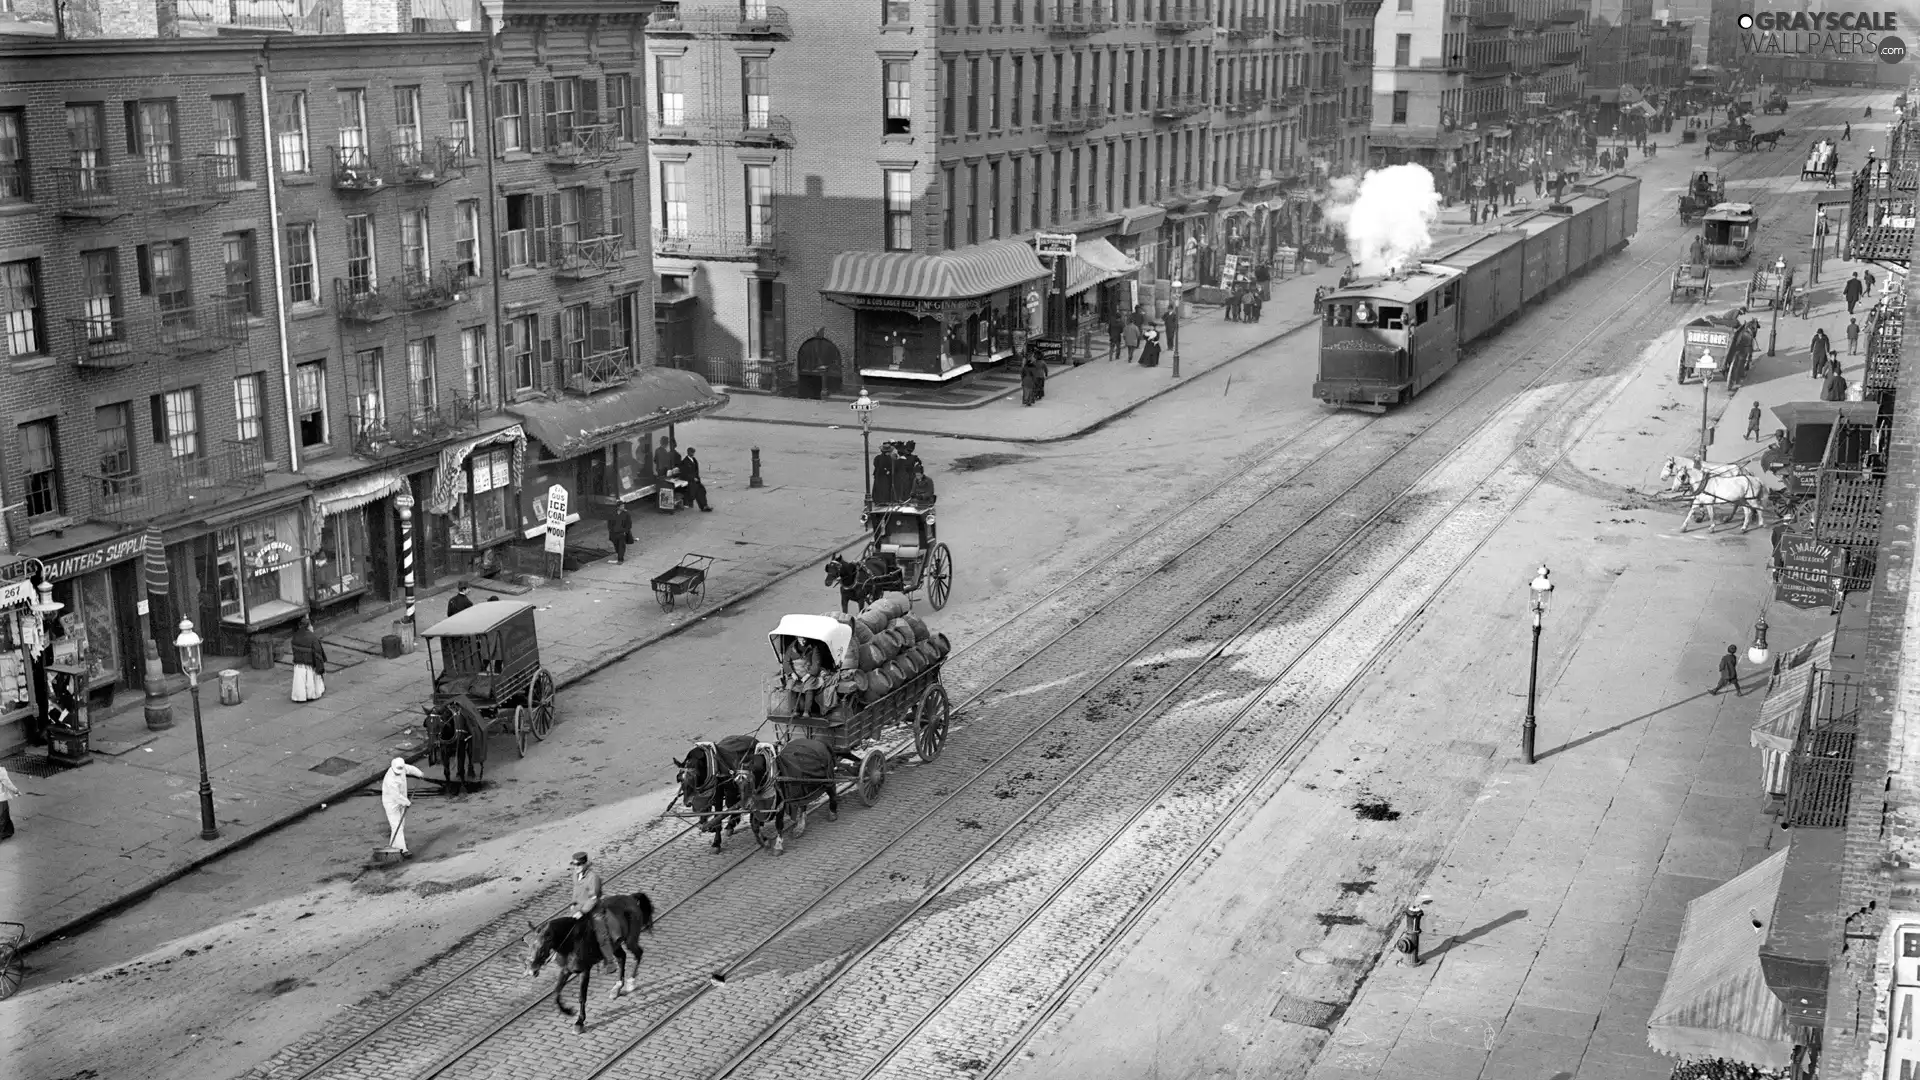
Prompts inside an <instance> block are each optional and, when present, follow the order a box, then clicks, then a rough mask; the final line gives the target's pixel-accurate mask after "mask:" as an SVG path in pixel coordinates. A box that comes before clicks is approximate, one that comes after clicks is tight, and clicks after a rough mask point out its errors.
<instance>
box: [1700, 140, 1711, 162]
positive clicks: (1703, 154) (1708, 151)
mask: <svg viewBox="0 0 1920 1080" xmlns="http://www.w3.org/2000/svg"><path fill="white" fill-rule="evenodd" d="M1700 156H1701V157H1703V158H1707V159H1712V157H1713V144H1712V143H1708V144H1707V147H1706V149H1704V150H1702V151H1700Z"/></svg>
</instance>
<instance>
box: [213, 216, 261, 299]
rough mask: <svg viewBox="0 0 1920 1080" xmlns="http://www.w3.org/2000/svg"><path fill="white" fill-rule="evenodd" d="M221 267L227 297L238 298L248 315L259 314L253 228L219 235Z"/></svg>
mask: <svg viewBox="0 0 1920 1080" xmlns="http://www.w3.org/2000/svg"><path fill="white" fill-rule="evenodd" d="M220 254H221V263H222V269H223V270H224V271H225V273H226V281H227V297H228V298H229V299H232V300H238V301H239V302H240V306H241V307H242V308H244V309H245V310H246V313H247V314H248V315H258V314H260V288H259V285H258V274H257V273H256V270H255V266H256V261H255V260H256V256H255V252H254V243H253V230H251V229H247V230H244V231H241V232H230V233H226V234H224V235H222V236H221V237H220Z"/></svg>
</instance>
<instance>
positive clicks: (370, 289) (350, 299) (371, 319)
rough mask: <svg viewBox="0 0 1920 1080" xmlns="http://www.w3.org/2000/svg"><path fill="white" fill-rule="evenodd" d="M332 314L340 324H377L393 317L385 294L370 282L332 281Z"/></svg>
mask: <svg viewBox="0 0 1920 1080" xmlns="http://www.w3.org/2000/svg"><path fill="white" fill-rule="evenodd" d="M333 313H334V315H335V316H336V317H337V318H339V319H340V320H341V321H342V322H350V323H377V322H385V321H386V320H388V319H390V318H392V317H393V306H392V304H390V303H389V302H388V297H387V294H386V293H384V292H382V291H381V289H380V287H379V286H378V285H375V284H374V283H372V282H371V281H365V282H354V281H348V280H347V279H346V278H334V279H333Z"/></svg>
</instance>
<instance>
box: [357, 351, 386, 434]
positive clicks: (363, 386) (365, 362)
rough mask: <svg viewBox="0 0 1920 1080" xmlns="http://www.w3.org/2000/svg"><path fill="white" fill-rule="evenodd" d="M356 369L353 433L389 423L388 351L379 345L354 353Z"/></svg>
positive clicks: (363, 431) (359, 432)
mask: <svg viewBox="0 0 1920 1080" xmlns="http://www.w3.org/2000/svg"><path fill="white" fill-rule="evenodd" d="M353 370H354V375H355V376H356V383H357V386H358V389H357V390H356V391H355V394H354V405H355V408H356V409H358V415H357V416H356V417H355V421H354V425H355V426H354V433H355V434H357V435H364V434H366V433H368V432H369V431H372V430H373V429H375V428H377V427H379V426H380V425H382V424H385V423H386V422H387V351H386V350H385V349H382V348H377V347H376V348H372V349H361V350H359V351H357V352H355V353H354V354H353Z"/></svg>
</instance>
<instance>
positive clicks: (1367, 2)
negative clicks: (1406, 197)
mask: <svg viewBox="0 0 1920 1080" xmlns="http://www.w3.org/2000/svg"><path fill="white" fill-rule="evenodd" d="M1382 2H1383V0H1344V2H1343V3H1342V4H1341V5H1340V17H1341V26H1340V62H1341V64H1343V65H1344V66H1345V77H1344V78H1343V79H1342V86H1341V89H1340V115H1341V118H1342V119H1343V120H1344V122H1345V124H1346V146H1345V147H1344V150H1343V152H1342V154H1341V163H1342V168H1341V171H1342V172H1344V173H1353V172H1357V171H1359V170H1361V169H1364V168H1366V166H1367V163H1368V162H1369V161H1371V160H1372V150H1371V144H1370V140H1369V138H1368V135H1369V129H1370V128H1371V127H1372V125H1373V57H1374V48H1375V45H1374V39H1373V38H1374V22H1375V20H1377V19H1378V18H1379V17H1380V6H1381V3H1382Z"/></svg>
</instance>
